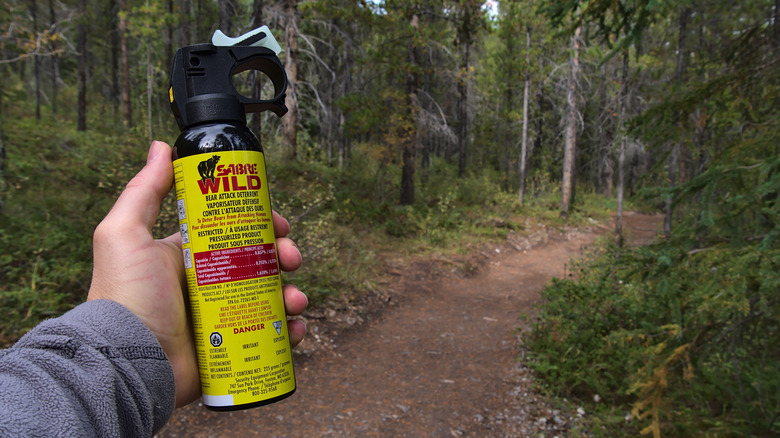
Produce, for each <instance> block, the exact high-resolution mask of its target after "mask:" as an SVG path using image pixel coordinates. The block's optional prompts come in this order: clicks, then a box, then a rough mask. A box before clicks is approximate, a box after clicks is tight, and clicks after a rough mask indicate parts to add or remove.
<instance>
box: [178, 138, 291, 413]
mask: <svg viewBox="0 0 780 438" xmlns="http://www.w3.org/2000/svg"><path fill="white" fill-rule="evenodd" d="M173 168H174V178H175V181H176V199H177V206H178V211H179V228H180V230H181V236H182V248H183V251H184V265H185V268H186V272H187V288H188V290H189V296H190V308H191V311H192V324H193V329H194V334H195V346H196V347H197V350H198V353H197V354H198V366H199V369H200V381H201V388H202V390H203V402H204V404H205V405H207V406H214V407H218V406H234V405H242V404H247V403H255V402H260V401H263V400H267V399H270V398H274V397H278V396H281V395H284V394H287V393H289V392H291V391H292V390H294V389H295V377H294V375H293V369H292V354H291V352H290V341H289V334H288V332H287V318H286V314H285V311H284V299H283V296H282V284H281V279H280V277H279V264H278V260H277V257H276V246H275V242H276V240H275V238H274V229H273V217H272V212H271V203H270V199H269V195H268V187H267V180H266V172H265V160H264V158H263V154H262V153H261V152H255V151H231V152H215V153H212V154H200V155H195V156H189V157H185V158H181V159H179V160H176V161H175V162H174V163H173Z"/></svg>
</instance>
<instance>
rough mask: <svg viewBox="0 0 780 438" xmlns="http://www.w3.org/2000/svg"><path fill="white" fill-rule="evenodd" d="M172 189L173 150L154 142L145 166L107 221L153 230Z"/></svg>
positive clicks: (127, 188)
mask: <svg viewBox="0 0 780 438" xmlns="http://www.w3.org/2000/svg"><path fill="white" fill-rule="evenodd" d="M171 186H173V167H172V165H171V148H170V147H169V146H168V145H167V144H165V143H163V142H161V141H154V142H152V145H151V146H150V148H149V155H148V157H147V160H146V165H145V166H144V168H143V169H141V171H140V172H138V174H137V175H136V176H135V177H134V178H133V179H131V180H130V182H129V183H127V187H126V188H125V190H124V192H122V194H121V195H120V196H119V199H117V201H116V204H114V207H113V208H112V209H111V211H110V212H109V214H108V216H106V219H110V220H111V221H121V222H123V223H125V224H128V225H143V226H144V227H145V228H146V229H147V230H151V229H152V226H153V225H154V222H155V221H156V220H157V215H158V214H159V212H160V203H161V202H162V200H163V198H165V196H166V195H167V194H168V192H169V191H170V190H171Z"/></svg>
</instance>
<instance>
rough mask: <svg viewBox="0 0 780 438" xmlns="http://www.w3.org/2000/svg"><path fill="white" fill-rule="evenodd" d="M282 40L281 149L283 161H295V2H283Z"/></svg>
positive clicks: (296, 98) (296, 47)
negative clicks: (283, 110) (284, 86)
mask: <svg viewBox="0 0 780 438" xmlns="http://www.w3.org/2000/svg"><path fill="white" fill-rule="evenodd" d="M284 10H285V13H284V15H285V17H286V23H285V26H284V40H285V43H286V44H285V47H286V56H285V61H284V69H285V71H286V72H287V100H286V103H287V110H288V111H287V115H286V116H285V117H284V118H283V119H282V132H283V135H282V147H283V149H284V152H283V154H284V159H285V160H287V161H289V160H295V158H296V157H297V155H298V141H297V134H298V132H297V124H298V95H297V91H296V87H297V85H298V65H297V64H296V62H297V60H296V57H297V56H298V23H297V20H298V3H297V0H286V1H285V7H284Z"/></svg>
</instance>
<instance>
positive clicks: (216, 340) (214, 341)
mask: <svg viewBox="0 0 780 438" xmlns="http://www.w3.org/2000/svg"><path fill="white" fill-rule="evenodd" d="M209 341H210V342H211V345H213V346H215V347H219V346H220V345H222V335H220V334H219V332H213V333H212V334H211V336H209Z"/></svg>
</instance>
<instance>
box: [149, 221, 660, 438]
mask: <svg viewBox="0 0 780 438" xmlns="http://www.w3.org/2000/svg"><path fill="white" fill-rule="evenodd" d="M658 220H659V218H658V217H657V216H646V215H639V214H630V215H627V216H626V222H627V227H626V229H627V230H629V233H631V234H633V239H632V240H633V241H635V242H636V241H640V242H643V241H646V240H647V239H650V238H652V237H653V236H655V233H656V229H657V224H658ZM604 231H605V229H604V228H598V227H595V226H594V227H591V228H587V229H579V230H571V231H568V232H566V233H549V232H547V231H546V230H544V229H538V230H535V231H532V232H531V233H530V234H529V235H528V236H527V237H523V238H520V237H518V236H514V235H512V236H510V238H509V239H508V240H507V243H506V244H505V245H502V246H500V247H493V248H490V249H489V250H484V249H483V250H482V251H480V252H477V254H473V255H472V257H473V258H474V259H475V260H476V259H478V260H479V262H478V263H481V264H483V265H487V266H485V267H483V268H482V269H479V270H478V272H477V273H476V274H475V275H472V276H471V277H470V278H465V277H463V276H461V275H457V273H453V272H451V269H449V268H448V264H447V263H443V262H442V261H430V260H429V261H424V262H415V263H412V264H405V263H403V264H401V263H399V264H398V265H397V267H396V268H395V271H394V272H392V274H393V277H392V280H393V281H391V282H389V284H388V285H387V289H388V292H387V294H386V295H385V296H384V299H383V300H382V301H387V302H389V303H391V305H384V306H382V308H381V309H379V310H377V309H370V308H369V309H367V310H369V311H374V312H375V313H373V317H371V318H366V319H367V321H366V322H364V323H362V324H360V323H357V322H358V321H359V320H360V319H361V318H360V317H359V316H350V317H348V318H346V319H345V320H346V323H340V324H339V323H332V324H328V323H325V322H323V323H320V322H321V321H323V320H327V319H334V320H338V318H337V317H336V315H334V314H333V312H332V313H331V314H330V315H325V316H323V317H322V318H319V319H312V320H311V321H310V322H311V323H312V324H310V333H309V334H308V335H307V340H305V341H304V343H302V344H301V345H300V346H299V347H298V350H299V351H302V352H303V353H302V354H299V355H298V356H297V357H296V377H297V379H298V390H297V392H296V393H295V395H293V396H292V397H291V398H289V399H287V400H284V401H282V402H280V403H276V404H274V405H270V406H265V407H261V408H257V409H250V410H246V411H238V412H232V413H213V412H210V411H207V410H206V409H205V408H203V407H200V406H199V404H198V403H194V404H193V405H190V406H188V407H186V408H183V409H179V410H177V411H175V412H174V414H173V417H172V419H171V421H170V423H169V424H168V425H167V426H166V427H165V429H163V431H162V432H161V433H160V434H159V435H158V436H159V437H248V436H263V437H319V436H336V437H371V436H382V437H452V436H475V437H522V436H531V435H533V436H539V434H540V433H546V435H547V436H553V435H554V434H555V433H556V432H558V433H559V432H562V431H565V430H566V429H568V428H569V427H571V424H572V422H576V421H577V418H578V416H582V415H587V413H583V412H579V413H577V412H560V411H558V410H555V409H553V408H552V407H550V406H549V405H548V403H546V402H545V401H544V400H543V399H542V398H541V397H539V396H538V395H536V394H534V393H533V392H532V389H531V374H530V372H529V371H528V370H527V369H526V367H525V366H524V364H523V363H522V361H518V360H517V359H518V355H519V354H520V349H519V334H518V332H517V331H516V328H517V327H520V326H524V325H527V324H528V322H527V321H526V320H524V319H522V316H521V315H523V314H525V315H532V314H533V305H534V304H535V303H537V302H538V301H539V298H540V291H541V289H542V288H543V286H544V285H545V284H547V282H548V281H549V279H550V278H551V277H554V276H558V277H560V276H563V275H565V267H566V265H567V264H568V263H569V261H570V260H571V258H572V257H577V256H579V255H581V254H582V248H584V247H585V246H587V245H589V244H591V243H592V242H593V241H594V240H595V239H596V237H598V235H599V234H601V233H603V232H604ZM315 316H316V315H315ZM342 320H344V319H343V318H342Z"/></svg>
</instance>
